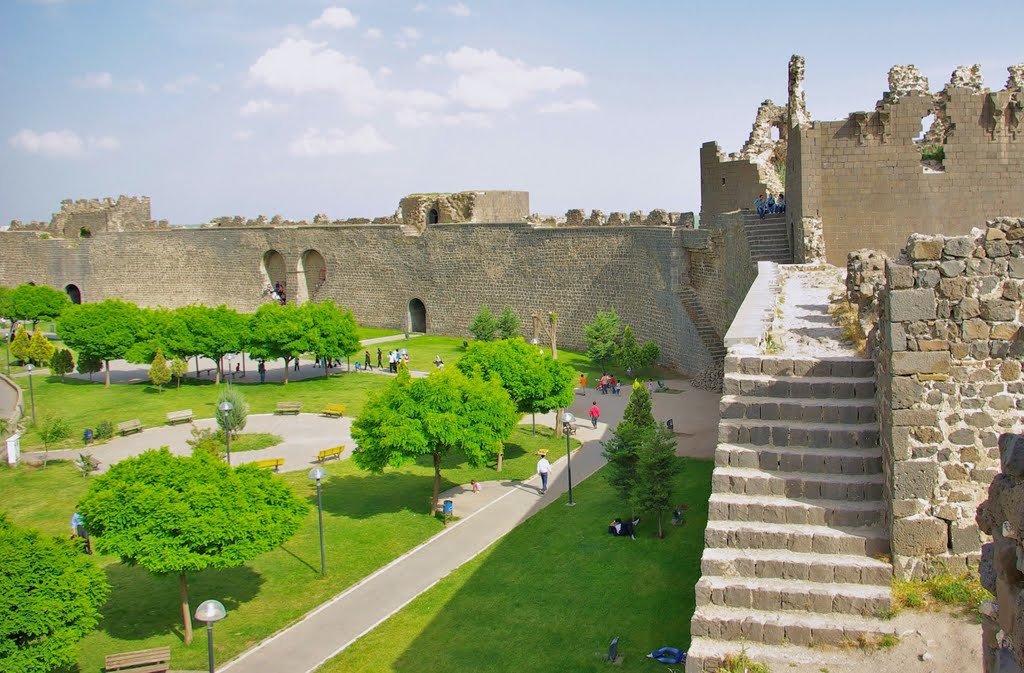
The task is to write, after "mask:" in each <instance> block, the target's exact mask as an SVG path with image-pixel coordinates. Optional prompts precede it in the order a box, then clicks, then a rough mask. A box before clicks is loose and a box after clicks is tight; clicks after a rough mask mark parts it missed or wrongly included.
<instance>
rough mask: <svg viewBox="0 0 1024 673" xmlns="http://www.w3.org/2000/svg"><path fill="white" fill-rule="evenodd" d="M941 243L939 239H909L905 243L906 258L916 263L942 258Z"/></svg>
mask: <svg viewBox="0 0 1024 673" xmlns="http://www.w3.org/2000/svg"><path fill="white" fill-rule="evenodd" d="M942 246H943V241H942V239H940V238H916V237H914V236H912V237H911V240H910V241H909V242H908V243H907V257H909V258H910V259H912V260H914V261H915V262H916V261H920V260H934V259H941V258H942Z"/></svg>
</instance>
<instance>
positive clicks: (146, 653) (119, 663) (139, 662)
mask: <svg viewBox="0 0 1024 673" xmlns="http://www.w3.org/2000/svg"><path fill="white" fill-rule="evenodd" d="M170 667H171V648H170V647H154V648H153V649H151V650H137V651H135V652H122V653H121V654H108V655H107V657H106V658H105V659H104V661H103V669H104V670H106V671H122V672H123V673H166V672H167V671H168V670H169V669H170Z"/></svg>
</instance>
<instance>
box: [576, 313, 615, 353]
mask: <svg viewBox="0 0 1024 673" xmlns="http://www.w3.org/2000/svg"><path fill="white" fill-rule="evenodd" d="M620 324H621V323H620V321H619V314H618V313H616V312H615V311H614V310H611V311H598V312H597V317H596V318H595V319H594V322H592V323H590V324H589V325H585V326H584V327H583V334H584V336H585V338H586V340H587V357H589V358H590V359H591V360H593V361H594V362H598V363H601V364H609V363H611V362H612V361H613V360H614V359H615V354H616V351H617V349H618V340H619V334H620V331H621V327H620Z"/></svg>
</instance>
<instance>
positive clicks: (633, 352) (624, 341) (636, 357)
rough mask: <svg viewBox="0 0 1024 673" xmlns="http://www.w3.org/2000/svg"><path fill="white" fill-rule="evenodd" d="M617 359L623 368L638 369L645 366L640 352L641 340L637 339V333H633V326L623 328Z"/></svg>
mask: <svg viewBox="0 0 1024 673" xmlns="http://www.w3.org/2000/svg"><path fill="white" fill-rule="evenodd" d="M615 360H616V362H617V363H618V365H619V366H620V367H622V368H623V369H632V370H638V369H640V368H641V367H642V366H643V364H642V358H641V353H640V342H639V341H637V340H636V335H634V334H633V328H632V327H630V326H629V325H626V326H625V327H623V328H622V337H621V338H620V339H619V347H618V352H617V354H616V358H615Z"/></svg>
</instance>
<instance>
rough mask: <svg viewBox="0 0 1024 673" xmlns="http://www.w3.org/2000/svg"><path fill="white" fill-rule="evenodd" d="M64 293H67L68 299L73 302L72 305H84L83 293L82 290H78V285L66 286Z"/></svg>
mask: <svg viewBox="0 0 1024 673" xmlns="http://www.w3.org/2000/svg"><path fill="white" fill-rule="evenodd" d="M64 291H65V292H66V293H67V295H68V299H70V300H71V303H72V304H81V303H82V291H81V290H80V289H78V286H77V285H75V284H73V283H72V284H70V285H65V286H64Z"/></svg>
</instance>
